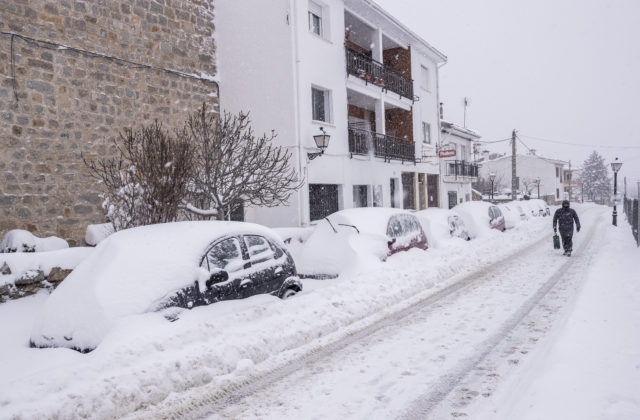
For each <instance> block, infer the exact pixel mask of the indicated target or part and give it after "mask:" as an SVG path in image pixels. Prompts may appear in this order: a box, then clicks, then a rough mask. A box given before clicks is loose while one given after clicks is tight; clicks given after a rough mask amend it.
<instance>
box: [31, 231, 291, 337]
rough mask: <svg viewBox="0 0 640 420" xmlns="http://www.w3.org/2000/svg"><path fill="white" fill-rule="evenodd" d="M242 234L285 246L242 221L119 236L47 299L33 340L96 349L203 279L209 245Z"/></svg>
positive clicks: (101, 247) (108, 240) (104, 244)
mask: <svg viewBox="0 0 640 420" xmlns="http://www.w3.org/2000/svg"><path fill="white" fill-rule="evenodd" d="M238 233H241V234H242V233H244V234H248V233H255V234H260V235H264V236H267V237H269V238H270V239H272V240H274V241H275V242H277V243H281V241H280V239H279V238H278V237H277V235H275V234H274V233H273V232H271V231H270V230H269V229H268V228H266V227H264V226H260V225H255V224H251V223H242V222H223V221H198V222H177V223H166V224H158V225H151V226H141V227H137V228H133V229H127V230H123V231H120V232H117V233H114V234H113V235H111V236H109V237H108V238H106V239H105V240H104V241H103V242H101V243H100V244H99V245H98V246H97V247H96V249H95V251H94V252H93V253H92V254H91V255H90V256H89V257H87V258H86V259H85V260H84V261H83V262H82V263H80V264H79V265H78V266H77V267H76V269H75V270H74V271H73V272H71V274H70V275H69V276H68V277H67V278H66V279H65V281H64V282H62V283H61V284H60V286H59V287H58V288H57V289H56V290H55V291H54V292H53V293H52V294H51V296H50V297H49V298H48V299H47V302H46V303H45V305H44V307H43V311H42V312H41V313H40V315H39V317H38V318H37V319H36V322H35V324H34V328H33V330H32V335H31V339H32V341H33V342H34V344H36V345H39V346H65V347H76V348H79V349H89V348H94V347H96V346H97V345H98V344H99V343H100V341H101V340H102V338H103V337H104V335H105V334H106V333H107V332H108V330H109V329H110V328H111V327H112V325H113V324H114V323H115V322H116V321H117V320H118V319H119V318H122V317H125V316H127V315H132V314H138V313H143V312H147V311H150V310H153V309H155V308H154V305H156V304H157V303H158V302H159V300H161V299H162V298H164V297H165V296H167V295H168V294H170V293H172V292H174V291H176V290H179V289H181V288H183V287H185V286H187V285H189V284H192V283H193V282H194V281H196V280H198V279H199V278H200V277H201V276H203V275H204V273H203V272H202V270H201V269H200V268H199V263H200V258H201V257H202V255H203V254H204V251H205V250H206V247H207V245H209V244H210V243H211V242H212V241H214V240H215V239H217V238H219V237H222V236H225V235H230V234H238ZM45 337H48V339H47V338H45ZM64 337H66V338H64Z"/></svg>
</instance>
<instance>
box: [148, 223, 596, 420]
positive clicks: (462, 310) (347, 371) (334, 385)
mask: <svg viewBox="0 0 640 420" xmlns="http://www.w3.org/2000/svg"><path fill="white" fill-rule="evenodd" d="M596 213H599V211H596V210H591V211H590V212H585V214H584V216H583V220H585V223H584V225H585V226H587V228H586V231H583V232H581V233H579V234H577V238H576V242H577V244H578V245H577V248H576V250H575V251H574V256H573V257H571V258H570V259H568V258H566V257H563V256H562V255H561V254H559V253H558V252H557V251H553V250H552V249H550V248H551V247H550V244H549V242H550V241H549V238H548V236H545V237H544V238H543V239H542V240H538V241H535V242H534V243H533V244H532V245H531V246H530V247H528V248H527V249H526V250H525V251H524V252H521V253H520V254H519V255H518V256H514V257H510V258H507V259H505V260H503V261H501V262H500V263H497V264H494V265H493V266H491V267H488V268H484V269H482V270H480V271H478V272H475V273H473V274H472V275H468V276H466V277H463V278H461V280H460V281H458V282H456V283H454V284H452V285H450V286H449V287H447V288H445V289H443V290H441V291H440V292H438V293H436V294H434V295H431V296H430V297H428V298H426V299H423V300H421V301H419V302H417V303H416V304H414V305H412V306H410V307H407V308H405V309H404V310H402V311H400V312H397V313H394V314H392V315H390V316H387V317H385V318H383V319H381V320H380V321H379V322H377V323H375V324H373V325H370V326H368V327H367V328H364V329H362V330H360V331H358V332H356V333H354V334H351V335H347V336H346V337H344V338H343V339H341V340H338V341H336V342H333V343H329V344H327V345H326V346H324V347H321V348H318V349H315V351H313V352H311V353H310V354H306V355H304V356H303V357H301V358H299V359H297V360H293V361H291V362H289V363H288V364H287V365H286V366H285V367H282V368H279V369H277V370H274V371H271V372H268V373H266V374H264V375H262V376H259V377H258V378H257V379H255V380H250V381H246V382H245V383H243V384H240V385H237V386H234V387H232V388H231V389H226V390H224V391H223V392H220V393H219V395H216V396H213V397H212V396H211V395H201V394H202V392H203V391H202V390H194V391H193V390H192V391H191V392H189V393H186V394H185V395H181V396H180V397H179V398H172V403H171V404H168V405H167V406H166V407H165V409H164V410H163V409H162V407H158V408H159V409H160V410H159V411H155V412H154V414H153V416H157V415H166V416H168V417H173V416H175V415H179V416H181V417H182V416H186V417H188V418H199V417H209V418H211V419H218V418H274V419H277V418H306V419H313V418H318V419H326V418H385V419H387V418H398V417H399V418H454V417H460V416H465V415H466V413H465V407H467V406H468V405H469V404H470V403H471V402H474V400H481V399H488V398H491V395H492V392H493V390H494V388H495V387H497V386H499V385H500V383H501V380H502V379H501V378H503V377H505V376H508V375H509V374H511V373H513V372H514V371H515V370H517V368H518V365H519V364H520V363H521V362H522V360H523V359H524V358H526V357H527V354H528V353H529V352H530V351H531V349H532V348H533V347H534V346H535V345H536V343H537V342H538V341H539V340H540V339H541V338H542V337H544V335H545V333H546V331H548V330H549V329H550V328H551V327H552V326H553V324H554V322H556V321H558V319H561V317H562V315H563V314H565V313H566V309H568V308H570V307H571V302H572V301H573V297H574V295H575V292H576V290H577V289H578V288H579V287H580V285H581V279H582V278H584V275H585V270H588V267H589V262H590V259H591V258H592V257H593V256H594V255H595V252H596V251H597V246H598V245H597V242H596V241H593V240H592V238H593V237H594V235H597V234H598V229H601V226H602V225H601V224H598V223H592V221H594V220H596V219H597V216H598V215H599V214H596ZM199 400H203V401H209V403H207V404H203V402H199ZM177 401H182V402H183V404H176V402H177ZM211 401H213V403H210V402H211ZM195 407H198V408H195ZM194 408H195V409H194ZM146 414H149V413H146Z"/></svg>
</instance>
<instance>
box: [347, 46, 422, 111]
mask: <svg viewBox="0 0 640 420" xmlns="http://www.w3.org/2000/svg"><path fill="white" fill-rule="evenodd" d="M345 51H346V55H347V73H348V74H351V75H353V76H356V77H359V78H360V79H362V80H364V81H365V82H367V83H372V84H374V85H376V86H380V87H382V88H383V89H385V90H390V91H392V92H395V93H397V94H398V95H401V96H404V97H405V98H409V99H411V100H413V80H411V79H408V78H406V77H404V76H402V75H401V74H400V73H398V72H396V71H394V70H392V69H390V68H388V67H385V65H384V64H382V63H379V62H377V61H376V60H374V59H372V58H371V57H369V56H367V55H365V54H362V53H359V52H358V51H356V50H354V49H351V48H349V47H345Z"/></svg>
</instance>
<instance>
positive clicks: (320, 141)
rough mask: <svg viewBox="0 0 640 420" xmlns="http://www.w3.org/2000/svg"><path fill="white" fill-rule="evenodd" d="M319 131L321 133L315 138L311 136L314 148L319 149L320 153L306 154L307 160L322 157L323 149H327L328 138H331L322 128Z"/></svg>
mask: <svg viewBox="0 0 640 420" xmlns="http://www.w3.org/2000/svg"><path fill="white" fill-rule="evenodd" d="M320 131H321V132H322V134H316V135H315V136H313V141H315V142H316V147H317V148H318V149H320V151H319V152H314V153H307V158H309V160H313V159H315V158H317V157H318V156H322V155H323V154H324V149H326V148H327V147H329V138H330V137H331V136H330V135H328V134H327V132H326V131H324V127H320Z"/></svg>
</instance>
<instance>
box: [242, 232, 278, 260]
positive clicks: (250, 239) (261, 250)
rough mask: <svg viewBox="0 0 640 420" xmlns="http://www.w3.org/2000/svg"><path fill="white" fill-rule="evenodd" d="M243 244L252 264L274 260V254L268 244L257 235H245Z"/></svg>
mask: <svg viewBox="0 0 640 420" xmlns="http://www.w3.org/2000/svg"><path fill="white" fill-rule="evenodd" d="M244 243H245V244H246V245H247V250H248V251H249V259H250V261H251V263H252V264H258V263H261V262H265V261H269V260H271V259H273V258H274V254H275V252H274V251H273V248H271V245H270V244H269V242H268V241H267V240H266V239H265V238H263V237H262V236H258V235H245V237H244Z"/></svg>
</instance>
